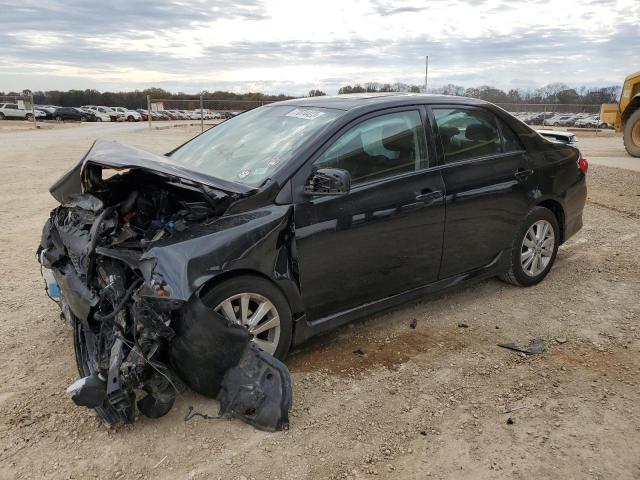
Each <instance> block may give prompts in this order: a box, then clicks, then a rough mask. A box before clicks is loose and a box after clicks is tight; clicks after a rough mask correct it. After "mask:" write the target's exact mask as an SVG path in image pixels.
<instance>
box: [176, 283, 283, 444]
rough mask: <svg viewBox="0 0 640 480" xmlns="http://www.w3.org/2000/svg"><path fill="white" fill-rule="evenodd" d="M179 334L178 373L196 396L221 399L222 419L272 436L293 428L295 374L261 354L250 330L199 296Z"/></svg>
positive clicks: (179, 325) (185, 312) (178, 326)
mask: <svg viewBox="0 0 640 480" xmlns="http://www.w3.org/2000/svg"><path fill="white" fill-rule="evenodd" d="M175 328H176V336H175V338H174V340H173V342H172V343H171V350H170V356H171V366H172V367H173V370H174V371H176V372H177V373H178V375H179V376H180V378H181V379H182V380H184V381H185V383H187V385H189V387H190V388H191V389H192V390H195V391H196V392H198V393H201V394H203V395H207V396H210V397H216V398H217V399H218V400H219V401H220V412H219V414H220V416H230V417H235V418H239V419H240V420H242V421H244V422H246V423H248V424H250V425H253V426H254V427H256V428H259V429H261V430H266V431H271V432H273V431H279V430H286V429H288V428H289V410H290V408H291V402H292V393H291V392H292V388H291V376H290V375H289V371H288V370H287V367H286V366H285V365H284V364H283V363H282V362H280V361H279V360H277V359H276V358H274V357H272V356H271V355H269V354H267V353H264V352H263V351H262V350H260V349H258V347H256V346H255V345H254V344H253V343H252V342H251V340H250V336H249V332H247V330H245V329H244V328H242V327H240V326H238V325H235V324H233V323H230V322H229V321H228V320H227V319H226V318H225V317H223V316H222V315H220V314H218V313H216V312H214V311H213V310H212V309H210V308H207V307H206V306H205V305H204V304H203V303H202V301H201V300H200V298H198V296H197V295H196V296H195V297H194V298H193V299H192V300H191V301H190V302H189V303H188V305H186V306H185V307H184V308H183V309H182V318H181V321H180V322H177V323H176V326H175Z"/></svg>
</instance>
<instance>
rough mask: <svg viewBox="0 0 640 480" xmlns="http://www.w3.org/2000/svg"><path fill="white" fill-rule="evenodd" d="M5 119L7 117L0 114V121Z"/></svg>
mask: <svg viewBox="0 0 640 480" xmlns="http://www.w3.org/2000/svg"><path fill="white" fill-rule="evenodd" d="M5 118H7V117H5V116H4V113H2V112H0V120H4V119H5Z"/></svg>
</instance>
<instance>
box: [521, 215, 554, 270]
mask: <svg viewBox="0 0 640 480" xmlns="http://www.w3.org/2000/svg"><path fill="white" fill-rule="evenodd" d="M554 248H555V235H554V233H553V226H552V225H551V223H549V222H548V221H546V220H538V221H537V222H535V223H534V224H533V225H531V227H529V230H527V233H526V234H525V236H524V239H523V240H522V246H521V248H520V264H521V265H522V270H524V273H525V274H526V275H528V276H529V277H536V276H538V275H540V274H541V273H542V272H543V271H544V270H545V268H547V265H549V262H550V261H551V258H552V257H553V250H554Z"/></svg>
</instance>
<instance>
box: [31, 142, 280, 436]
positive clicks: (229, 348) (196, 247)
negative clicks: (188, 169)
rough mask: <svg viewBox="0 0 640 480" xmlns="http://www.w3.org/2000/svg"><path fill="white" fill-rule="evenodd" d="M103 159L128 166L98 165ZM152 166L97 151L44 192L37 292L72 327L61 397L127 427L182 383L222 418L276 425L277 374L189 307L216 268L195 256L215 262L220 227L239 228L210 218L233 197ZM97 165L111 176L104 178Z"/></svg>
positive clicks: (237, 331)
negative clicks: (74, 374)
mask: <svg viewBox="0 0 640 480" xmlns="http://www.w3.org/2000/svg"><path fill="white" fill-rule="evenodd" d="M92 152H93V154H92ZM109 152H110V153H112V154H114V155H119V156H120V157H123V156H126V158H127V161H126V162H124V161H122V162H121V164H116V165H114V164H113V163H104V162H103V163H101V162H100V161H99V158H100V155H106V154H108V153H109ZM136 155H138V156H139V157H140V156H144V158H143V159H140V158H136ZM154 161H156V160H154V158H153V155H152V154H147V153H144V154H143V153H141V152H140V151H138V150H135V149H128V148H126V147H121V146H118V147H117V148H114V147H113V145H112V144H109V145H96V146H94V148H93V150H92V151H90V152H89V154H88V155H87V157H85V159H83V161H82V162H81V164H79V165H77V166H76V168H75V169H74V170H72V171H70V172H69V173H68V174H67V175H65V176H64V177H63V178H62V179H61V180H60V181H59V182H58V183H57V184H56V185H54V187H52V194H53V195H54V196H55V197H56V198H57V199H58V200H59V201H61V203H62V204H61V205H60V206H59V207H57V208H55V209H54V210H53V211H52V212H51V215H50V218H49V219H48V221H47V222H46V224H45V226H44V229H43V234H42V240H41V244H40V246H39V248H38V259H39V261H40V263H41V269H42V273H43V277H44V278H45V282H46V289H47V293H48V295H49V296H50V297H51V298H52V299H53V300H55V301H56V303H58V305H59V306H60V309H61V312H62V315H63V316H64V318H66V319H67V320H68V321H69V322H70V324H71V325H72V327H73V334H74V335H73V338H74V348H75V353H76V362H77V365H78V370H79V374H80V378H79V379H78V380H77V381H75V382H74V383H73V384H71V385H70V386H69V388H68V389H67V392H68V393H69V395H70V396H71V398H72V399H73V401H74V402H75V403H76V404H77V405H80V406H85V407H89V408H94V409H95V410H96V412H97V413H98V415H99V416H100V417H101V418H102V420H103V421H104V422H106V423H107V424H109V425H114V424H118V423H131V422H133V421H134V420H135V417H136V410H138V411H139V412H140V413H142V414H143V415H145V416H147V417H150V418H157V417H161V416H163V415H165V414H166V413H167V412H169V410H170V409H171V408H172V406H173V404H174V402H175V399H176V393H177V386H176V385H177V384H179V383H181V382H184V383H186V384H187V385H188V386H189V387H191V388H192V389H194V390H195V391H197V392H199V393H202V394H205V395H208V396H211V397H214V398H217V399H218V400H219V401H220V414H221V415H230V416H235V417H237V418H240V419H242V420H244V421H246V422H247V423H250V424H252V425H254V426H256V427H258V428H261V429H265V430H272V431H273V430H281V429H284V428H287V427H288V411H289V408H290V406H291V381H290V377H289V372H288V370H287V369H286V367H285V366H284V365H283V364H282V363H281V362H279V361H278V360H277V359H275V358H273V357H272V356H270V355H268V354H266V353H264V352H262V351H260V350H259V349H258V348H257V347H256V346H255V345H254V344H253V343H252V342H251V339H250V335H249V333H248V331H247V330H246V329H244V328H243V327H241V326H239V325H236V324H234V323H233V322H231V321H229V320H227V318H226V317H223V316H221V315H220V314H218V313H216V312H214V311H213V309H211V308H209V307H207V306H206V305H204V303H203V302H202V300H201V299H200V291H201V289H202V287H203V286H204V285H205V283H206V281H207V280H208V278H212V277H213V276H214V274H213V273H211V272H215V271H219V270H220V269H221V266H220V265H214V264H212V265H204V264H203V258H209V259H215V258H216V255H215V254H214V253H212V251H211V249H215V245H216V241H214V239H216V238H218V239H219V237H221V236H224V230H225V228H226V227H225V225H227V226H228V224H230V225H237V224H238V223H242V220H237V219H236V220H235V221H231V222H228V221H227V222H224V221H222V222H221V219H224V218H225V215H226V214H227V210H228V209H229V207H230V206H231V205H232V204H233V203H234V202H236V201H238V199H239V198H240V197H241V195H240V194H238V193H233V192H227V191H224V190H220V189H217V188H214V187H211V186H207V185H203V184H201V183H199V182H197V181H194V180H192V179H185V178H182V177H179V176H176V175H174V174H173V173H168V172H167V171H166V170H167V169H169V168H170V167H167V166H166V159H164V158H158V159H157V162H158V163H159V164H161V166H160V167H158V168H153V163H154ZM104 168H115V169H117V170H120V173H116V174H115V175H112V176H111V177H109V178H103V172H102V171H103V169H104ZM250 220H252V219H250ZM246 221H249V220H246ZM270 221H272V222H273V221H274V220H273V219H271V220H270ZM278 222H280V223H283V219H282V218H280V219H278V221H276V222H275V223H276V224H278ZM270 228H271V227H270ZM226 241H228V239H224V240H223V241H220V240H218V243H219V244H224V243H225V242H226ZM194 263H195V264H198V268H196V269H194V268H192V267H193V264H194ZM194 271H195V272H197V274H194V273H193V272H194ZM185 272H187V273H185Z"/></svg>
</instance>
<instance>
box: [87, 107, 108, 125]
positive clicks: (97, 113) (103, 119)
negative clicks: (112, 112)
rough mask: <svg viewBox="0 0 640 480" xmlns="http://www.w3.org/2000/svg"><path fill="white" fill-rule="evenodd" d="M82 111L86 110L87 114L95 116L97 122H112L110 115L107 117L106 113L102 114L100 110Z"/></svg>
mask: <svg viewBox="0 0 640 480" xmlns="http://www.w3.org/2000/svg"><path fill="white" fill-rule="evenodd" d="M81 110H84V111H85V112H88V113H91V114H92V115H95V117H96V122H110V121H111V117H110V116H109V115H107V114H106V113H104V112H101V111H100V110H89V109H88V108H81Z"/></svg>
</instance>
